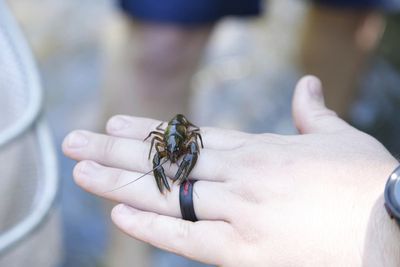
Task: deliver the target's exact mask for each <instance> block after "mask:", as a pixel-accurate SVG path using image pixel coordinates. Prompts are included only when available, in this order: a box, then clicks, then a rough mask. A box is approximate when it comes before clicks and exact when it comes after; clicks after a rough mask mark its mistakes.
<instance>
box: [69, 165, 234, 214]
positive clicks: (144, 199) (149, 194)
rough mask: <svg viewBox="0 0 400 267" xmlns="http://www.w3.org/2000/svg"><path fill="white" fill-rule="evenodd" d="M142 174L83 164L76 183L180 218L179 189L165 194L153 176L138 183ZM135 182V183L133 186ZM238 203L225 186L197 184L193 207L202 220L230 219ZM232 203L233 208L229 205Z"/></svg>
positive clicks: (117, 198) (203, 182)
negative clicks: (159, 188) (160, 190)
mask: <svg viewBox="0 0 400 267" xmlns="http://www.w3.org/2000/svg"><path fill="white" fill-rule="evenodd" d="M141 175H142V173H138V172H129V171H125V170H121V169H114V168H109V167H104V166H101V165H99V164H97V163H95V162H92V161H81V162H79V163H78V164H77V165H76V166H75V168H74V178H75V182H76V183H77V184H78V185H79V186H81V187H82V188H83V189H85V190H86V191H89V192H90V193H93V194H96V195H99V196H102V197H105V198H108V199H110V200H114V201H117V202H123V203H127V204H129V205H130V206H133V207H135V208H138V209H140V210H144V211H151V212H156V213H158V214H163V215H168V216H173V217H177V218H180V217H181V211H180V206H179V186H178V185H177V184H173V185H172V186H171V192H165V193H164V194H161V193H160V192H159V191H158V188H157V185H156V182H155V179H154V177H153V176H152V175H146V176H144V177H143V178H141V179H139V180H137V181H135V180H136V179H137V178H138V177H140V176H141ZM132 181H135V182H134V183H131V182H132ZM236 202H237V200H236V199H235V198H234V197H233V195H232V194H230V193H228V190H226V189H225V187H224V185H223V184H222V183H217V182H208V181H198V182H197V183H196V184H195V185H194V193H193V206H194V209H195V213H196V215H197V218H198V219H200V220H226V221H229V220H230V214H233V213H232V210H233V208H231V207H233V206H235V205H234V203H236ZM227 203H229V205H227Z"/></svg>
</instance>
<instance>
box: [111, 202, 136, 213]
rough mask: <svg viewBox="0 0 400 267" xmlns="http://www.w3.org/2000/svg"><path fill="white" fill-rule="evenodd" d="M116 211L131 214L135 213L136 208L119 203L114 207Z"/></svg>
mask: <svg viewBox="0 0 400 267" xmlns="http://www.w3.org/2000/svg"><path fill="white" fill-rule="evenodd" d="M114 212H116V213H119V214H122V215H129V214H132V213H135V210H134V209H132V208H131V207H129V206H128V205H125V204H119V205H118V206H116V207H115V208H114Z"/></svg>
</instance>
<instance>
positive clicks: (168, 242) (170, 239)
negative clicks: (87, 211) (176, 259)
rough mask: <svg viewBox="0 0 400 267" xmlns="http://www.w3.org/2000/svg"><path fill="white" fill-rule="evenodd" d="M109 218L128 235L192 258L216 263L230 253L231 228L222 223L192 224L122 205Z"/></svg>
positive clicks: (225, 260)
mask: <svg viewBox="0 0 400 267" xmlns="http://www.w3.org/2000/svg"><path fill="white" fill-rule="evenodd" d="M111 217H112V220H113V222H114V223H115V224H116V225H117V226H118V227H119V228H120V229H121V230H122V231H124V232H125V233H127V234H128V235H130V236H132V237H134V238H136V239H139V240H142V241H144V242H146V243H149V244H151V245H153V246H155V247H158V248H160V249H163V250H167V251H170V252H173V253H176V254H179V255H182V256H184V257H187V258H190V259H193V260H197V261H200V262H203V263H207V264H213V265H218V266H220V265H225V264H226V263H227V262H229V261H230V259H229V258H230V257H231V256H233V255H232V254H231V253H233V251H234V249H233V248H232V246H233V245H232V243H233V242H232V239H233V236H234V230H233V228H232V227H231V226H230V225H229V224H228V223H226V222H221V221H213V222H212V221H198V222H195V223H193V222H189V221H185V220H182V219H177V218H173V217H168V216H164V215H159V214H157V213H153V212H145V211H140V210H137V209H135V208H132V207H129V206H127V205H124V204H119V205H117V206H116V207H114V209H113V210H112V213H111ZM232 258H233V257H232Z"/></svg>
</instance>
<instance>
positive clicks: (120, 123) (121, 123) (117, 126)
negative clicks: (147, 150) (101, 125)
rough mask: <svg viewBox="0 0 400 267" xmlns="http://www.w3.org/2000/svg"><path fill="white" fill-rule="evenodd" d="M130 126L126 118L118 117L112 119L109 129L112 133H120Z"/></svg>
mask: <svg viewBox="0 0 400 267" xmlns="http://www.w3.org/2000/svg"><path fill="white" fill-rule="evenodd" d="M128 126H129V122H128V121H127V120H125V119H124V118H122V117H120V116H118V117H114V118H112V119H111V121H110V124H109V127H110V128H109V129H110V130H111V131H120V130H123V129H125V128H128Z"/></svg>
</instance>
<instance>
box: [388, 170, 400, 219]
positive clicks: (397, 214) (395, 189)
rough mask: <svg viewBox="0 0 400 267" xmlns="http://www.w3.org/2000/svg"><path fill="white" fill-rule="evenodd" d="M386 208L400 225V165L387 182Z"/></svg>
mask: <svg viewBox="0 0 400 267" xmlns="http://www.w3.org/2000/svg"><path fill="white" fill-rule="evenodd" d="M385 208H386V210H387V212H388V213H389V215H390V217H391V218H392V219H394V220H396V222H397V224H398V225H399V226H400V165H399V166H398V167H397V168H396V169H395V170H394V171H393V172H392V174H391V175H390V176H389V179H388V181H387V183H386V187H385Z"/></svg>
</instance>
